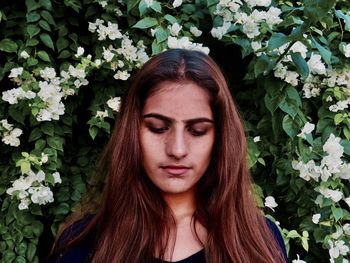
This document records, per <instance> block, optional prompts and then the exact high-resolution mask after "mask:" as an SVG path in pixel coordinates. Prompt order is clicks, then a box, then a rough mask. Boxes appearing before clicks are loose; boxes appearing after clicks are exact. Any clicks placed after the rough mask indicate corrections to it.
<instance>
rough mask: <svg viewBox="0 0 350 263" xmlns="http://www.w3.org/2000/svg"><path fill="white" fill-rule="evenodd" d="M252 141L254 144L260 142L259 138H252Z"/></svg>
mask: <svg viewBox="0 0 350 263" xmlns="http://www.w3.org/2000/svg"><path fill="white" fill-rule="evenodd" d="M253 141H254V142H260V141H261V140H260V136H255V137H254V138H253Z"/></svg>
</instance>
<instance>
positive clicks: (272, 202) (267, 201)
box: [264, 196, 278, 211]
mask: <svg viewBox="0 0 350 263" xmlns="http://www.w3.org/2000/svg"><path fill="white" fill-rule="evenodd" d="M264 205H265V207H268V208H271V209H272V211H275V210H274V208H275V207H277V206H278V204H277V203H276V201H275V198H274V197H273V196H267V197H266V198H265V203H264Z"/></svg>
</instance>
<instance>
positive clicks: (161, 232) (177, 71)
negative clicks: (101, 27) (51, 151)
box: [56, 49, 285, 263]
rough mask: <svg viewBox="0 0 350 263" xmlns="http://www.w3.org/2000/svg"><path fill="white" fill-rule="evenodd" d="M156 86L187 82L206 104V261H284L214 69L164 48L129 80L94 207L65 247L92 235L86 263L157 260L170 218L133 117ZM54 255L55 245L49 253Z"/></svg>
mask: <svg viewBox="0 0 350 263" xmlns="http://www.w3.org/2000/svg"><path fill="white" fill-rule="evenodd" d="M163 81H173V82H181V81H190V82H193V83H195V84H197V85H198V86H199V87H202V88H203V89H205V90H206V91H207V92H208V94H209V95H210V98H211V107H212V112H213V114H214V121H215V129H216V137H215V146H214V149H213V153H212V160H211V162H210V164H209V167H208V169H207V171H206V173H205V175H204V176H203V177H202V178H201V180H200V181H199V183H198V185H197V193H196V194H197V196H196V202H197V205H196V211H195V213H194V215H193V219H194V221H198V222H200V223H201V224H202V225H203V226H204V227H205V228H206V230H207V233H208V236H207V240H206V241H205V244H204V248H205V256H206V261H207V262H214V263H222V262H237V263H239V262H245V263H246V262H268V263H273V262H285V261H284V258H283V254H282V253H281V249H280V248H279V247H278V245H277V243H276V241H275V239H274V237H273V235H272V233H271V230H269V228H268V226H267V224H266V219H265V218H264V216H263V214H262V212H261V211H260V210H259V209H258V208H257V206H256V203H255V201H254V195H253V190H252V182H251V179H250V174H249V170H248V167H247V160H246V159H247V147H246V139H245V135H244V130H243V127H242V121H241V119H240V116H239V114H238V111H237V109H236V106H235V104H234V102H233V100H232V97H231V95H230V92H229V89H228V87H227V83H226V81H225V78H224V76H223V74H222V73H221V71H220V68H219V67H218V66H217V64H216V63H215V62H214V61H213V60H212V59H211V58H210V57H209V56H207V55H205V54H204V53H202V52H199V51H188V50H181V49H172V50H168V51H165V52H163V53H161V54H159V55H158V56H156V57H154V58H152V59H150V60H149V61H148V62H147V63H146V64H145V65H144V66H143V67H142V68H141V69H140V70H139V71H138V72H137V73H136V74H135V75H134V77H133V79H132V83H131V86H130V88H129V90H128V93H127V96H126V98H125V100H124V101H123V103H122V107H121V112H120V116H119V118H118V120H117V122H116V125H115V128H114V130H113V133H112V135H111V138H110V140H109V143H108V145H107V147H106V149H105V151H104V154H103V155H102V157H101V160H102V164H101V165H100V169H101V170H102V169H105V170H106V171H107V183H106V185H105V189H104V192H103V198H102V203H101V206H100V209H99V210H98V211H97V213H96V215H95V216H94V217H93V219H92V220H91V222H90V223H89V225H88V227H87V228H86V229H85V230H84V231H83V232H82V233H81V234H80V235H78V236H77V237H76V238H74V239H73V241H72V242H70V243H69V244H68V245H69V246H73V245H74V244H75V243H77V242H79V241H80V240H81V239H83V238H84V237H85V236H86V235H88V234H89V233H90V232H92V231H94V233H95V234H96V236H97V239H96V240H97V241H96V244H95V246H94V251H93V256H92V262H95V263H98V262H154V257H155V253H156V251H157V257H159V258H160V259H163V258H164V253H165V248H166V246H167V242H168V237H169V233H170V229H171V227H172V226H174V219H173V216H172V213H171V211H170V209H169V207H168V206H167V205H166V203H165V201H164V200H163V199H162V197H161V195H160V193H159V190H158V189H157V188H156V187H155V186H154V185H153V184H152V183H151V182H150V180H149V179H148V177H147V175H145V172H144V171H143V168H142V161H141V149H140V140H139V130H140V120H141V112H142V109H143V105H144V103H145V100H146V99H147V97H148V96H149V94H150V93H151V92H153V91H154V90H153V88H154V87H155V86H156V85H157V84H159V83H161V82H163ZM60 249H61V250H62V247H61V248H59V247H58V248H57V247H56V251H59V250H60Z"/></svg>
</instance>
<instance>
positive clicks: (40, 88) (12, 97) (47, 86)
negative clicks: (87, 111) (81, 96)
mask: <svg viewBox="0 0 350 263" xmlns="http://www.w3.org/2000/svg"><path fill="white" fill-rule="evenodd" d="M80 52H81V51H80ZM22 72H23V68H20V70H19V68H14V69H12V70H11V73H10V75H9V78H11V79H12V80H13V81H15V82H16V83H17V84H18V85H21V84H23V86H25V87H26V89H28V90H27V91H24V89H23V88H22V87H18V88H13V89H11V90H7V91H4V92H3V93H2V99H3V100H4V101H7V102H8V103H9V104H17V103H18V102H19V101H20V100H31V103H30V104H29V106H30V107H32V113H33V114H34V115H35V117H36V119H37V120H38V121H50V120H58V119H59V116H61V115H63V114H64V110H65V106H64V104H63V102H62V100H63V99H64V98H65V97H67V96H69V95H73V94H75V90H76V89H77V88H79V87H80V86H82V85H87V84H88V81H87V80H86V79H85V77H86V73H85V70H84V68H79V67H73V66H72V65H70V66H69V69H68V72H66V71H64V70H63V71H61V76H60V77H58V76H56V70H55V69H54V68H50V67H46V68H44V69H42V70H40V71H39V77H41V78H42V79H43V80H40V81H37V80H36V78H35V75H31V77H30V78H29V79H25V80H22V79H21V78H20V76H21V74H22ZM28 73H29V72H28ZM72 87H74V88H72ZM30 89H32V90H30Z"/></svg>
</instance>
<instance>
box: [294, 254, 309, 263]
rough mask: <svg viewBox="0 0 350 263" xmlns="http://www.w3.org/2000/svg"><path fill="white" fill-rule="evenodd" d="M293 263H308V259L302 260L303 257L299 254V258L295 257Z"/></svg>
mask: <svg viewBox="0 0 350 263" xmlns="http://www.w3.org/2000/svg"><path fill="white" fill-rule="evenodd" d="M292 263H306V261H304V260H301V259H300V258H299V255H298V254H297V259H294V260H293V261H292Z"/></svg>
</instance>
